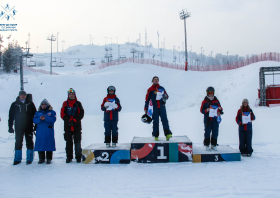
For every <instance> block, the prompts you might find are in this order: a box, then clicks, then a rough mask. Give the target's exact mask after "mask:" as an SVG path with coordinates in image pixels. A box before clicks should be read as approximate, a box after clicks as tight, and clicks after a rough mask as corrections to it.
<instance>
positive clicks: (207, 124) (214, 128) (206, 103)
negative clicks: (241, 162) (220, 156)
mask: <svg viewBox="0 0 280 198" xmlns="http://www.w3.org/2000/svg"><path fill="white" fill-rule="evenodd" d="M206 94H207V95H206V96H205V98H204V100H203V101H202V103H201V107H200V112H201V113H202V114H204V131H205V132H204V141H203V143H204V146H205V147H206V150H207V151H209V150H210V147H209V145H210V143H211V149H213V150H217V139H218V134H219V123H218V121H217V116H219V115H220V114H223V111H222V110H223V108H222V107H221V104H220V101H219V100H218V99H217V97H216V96H214V94H215V89H214V88H213V87H208V88H207V89H206ZM215 107H217V116H216V117H210V116H209V111H210V108H215ZM211 132H212V135H211ZM210 135H211V140H210Z"/></svg>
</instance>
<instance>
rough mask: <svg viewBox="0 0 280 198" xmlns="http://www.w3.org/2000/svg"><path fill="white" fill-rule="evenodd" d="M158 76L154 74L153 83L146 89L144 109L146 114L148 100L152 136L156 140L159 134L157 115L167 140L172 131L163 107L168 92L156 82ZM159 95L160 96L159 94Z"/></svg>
mask: <svg viewBox="0 0 280 198" xmlns="http://www.w3.org/2000/svg"><path fill="white" fill-rule="evenodd" d="M158 82H159V78H158V77H157V76H154V77H153V79H152V83H153V85H152V86H151V87H150V88H149V89H148V91H147V94H146V99H145V108H144V111H145V113H146V114H147V110H148V106H149V102H150V100H152V103H153V115H152V120H153V133H152V134H153V136H154V137H155V140H156V141H158V136H159V117H160V118H161V122H162V126H163V131H164V135H165V136H166V140H169V139H170V138H171V137H172V132H171V131H170V129H169V123H168V119H167V113H166V108H165V103H166V100H167V99H168V98H169V96H168V94H167V93H166V90H165V89H164V87H162V86H160V85H159V84H158ZM159 95H160V96H159Z"/></svg>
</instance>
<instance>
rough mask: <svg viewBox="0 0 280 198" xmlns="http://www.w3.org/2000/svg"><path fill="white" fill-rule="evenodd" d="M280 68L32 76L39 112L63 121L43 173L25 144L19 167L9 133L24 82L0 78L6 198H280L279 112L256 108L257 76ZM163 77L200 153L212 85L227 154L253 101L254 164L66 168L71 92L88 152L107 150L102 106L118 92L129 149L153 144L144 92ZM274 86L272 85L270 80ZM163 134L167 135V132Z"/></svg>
mask: <svg viewBox="0 0 280 198" xmlns="http://www.w3.org/2000/svg"><path fill="white" fill-rule="evenodd" d="M278 65H279V63H276V62H259V63H255V64H252V65H249V66H246V67H244V68H240V69H236V70H231V71H220V72H184V71H179V70H172V69H167V68H161V67H157V66H153V65H140V64H131V63H127V64H123V65H119V66H112V67H109V68H106V69H103V70H100V71H98V72H96V73H94V74H91V75H60V76H49V75H42V74H38V73H33V72H29V71H25V74H24V75H25V77H28V83H27V84H25V85H24V86H25V90H26V91H27V92H28V93H32V94H33V99H34V103H35V105H36V107H38V105H39V104H40V102H41V101H42V99H44V98H47V99H48V100H49V102H50V103H51V104H52V106H53V107H54V110H55V111H56V112H57V116H58V117H57V122H56V123H55V137H56V147H57V151H56V152H54V160H53V164H51V165H46V164H44V165H41V166H40V165H38V164H37V162H38V155H37V153H36V155H35V159H34V163H33V164H32V165H29V166H27V165H25V151H26V149H25V142H24V143H23V148H24V149H23V161H22V164H20V165H18V166H13V165H12V162H13V155H14V153H13V149H14V136H11V134H9V133H8V132H7V131H8V126H7V122H8V117H7V115H8V111H9V108H10V105H11V103H12V102H13V101H14V100H15V98H16V96H17V94H18V90H19V76H18V75H15V74H9V75H1V76H0V89H1V90H2V93H5V94H4V96H5V97H2V98H1V102H2V106H1V107H0V117H1V119H2V121H1V122H0V125H1V131H0V137H2V138H0V175H1V177H0V182H1V185H0V197H49V196H53V197H80V196H83V197H86V196H88V197H93V196H95V197H112V196H113V197H171V196H174V197H183V196H184V197H185V196H186V195H189V196H194V197H202V196H205V195H206V196H207V197H268V196H271V197H277V196H279V192H280V188H279V180H280V172H279V168H278V164H279V162H280V155H279V149H280V144H279V143H280V141H279V137H280V135H279V133H278V129H279V126H278V117H279V113H278V112H279V107H274V108H267V107H255V106H254V103H255V100H256V98H257V89H258V87H259V82H258V80H259V79H258V77H259V75H258V72H259V67H261V66H278ZM64 69H65V70H67V67H65V68H64ZM80 70H81V71H82V70H83V68H80ZM77 71H79V69H77ZM62 74H63V73H62ZM64 74H67V71H65V73H64ZM155 75H157V76H159V78H160V84H161V85H162V86H163V87H165V88H166V90H167V92H168V94H169V96H170V99H169V100H168V101H167V106H166V107H167V113H168V118H169V122H170V128H171V130H172V132H173V134H174V135H187V136H188V137H189V138H190V139H191V140H192V141H193V143H195V144H196V145H202V141H203V129H204V128H203V122H202V121H203V115H202V114H201V113H200V112H199V109H200V105H201V102H202V100H203V98H204V97H205V90H206V88H207V87H208V86H210V85H211V86H214V87H215V89H216V95H217V97H218V99H219V100H220V102H221V105H222V106H223V108H224V112H225V114H224V115H223V117H222V119H223V121H222V123H221V125H220V130H219V139H218V143H219V144H221V145H227V144H229V145H231V146H232V147H233V148H235V149H238V127H237V124H236V123H235V116H236V113H237V110H238V108H239V107H240V105H241V101H242V99H243V98H248V99H249V101H250V105H251V107H252V109H253V111H254V113H255V115H256V121H254V123H253V149H254V153H253V156H252V157H251V158H242V161H241V162H221V163H201V164H193V163H189V162H188V163H169V164H137V163H134V162H133V163H131V164H130V165H100V164H99V165H85V164H77V163H75V162H74V163H71V164H65V150H64V148H65V141H64V139H63V121H62V120H61V118H60V117H59V113H60V108H61V105H62V102H63V101H64V100H66V98H67V93H66V92H67V89H69V88H70V87H73V88H74V89H75V90H76V92H77V98H78V100H80V101H81V102H82V104H83V106H84V108H85V118H84V119H83V121H82V124H83V139H82V147H83V148H84V147H86V146H88V145H89V144H91V143H101V142H103V140H104V128H103V112H102V111H101V110H100V105H101V103H102V100H103V98H104V97H105V96H106V89H107V87H108V86H109V85H114V86H116V88H117V91H116V94H117V96H118V98H120V101H121V105H122V107H123V110H122V111H121V112H120V121H119V142H120V143H129V142H131V140H132V138H133V137H134V136H140V137H141V136H143V137H147V136H148V137H149V136H151V132H152V125H146V124H143V123H142V122H141V120H140V117H141V116H142V115H143V108H144V99H145V94H146V91H147V89H148V88H149V86H151V79H152V77H153V76H155ZM276 79H277V78H276ZM267 82H268V84H269V83H271V79H268V80H267ZM41 83H42V84H41ZM276 83H277V82H276ZM160 128H161V127H160ZM160 134H161V136H163V131H162V129H160ZM8 138H9V139H8Z"/></svg>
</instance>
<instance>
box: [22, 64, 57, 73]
mask: <svg viewBox="0 0 280 198" xmlns="http://www.w3.org/2000/svg"><path fill="white" fill-rule="evenodd" d="M23 69H27V70H29V71H32V72H39V73H42V74H50V72H49V71H46V70H43V69H34V68H33V67H27V66H23ZM52 75H59V74H58V73H56V72H52Z"/></svg>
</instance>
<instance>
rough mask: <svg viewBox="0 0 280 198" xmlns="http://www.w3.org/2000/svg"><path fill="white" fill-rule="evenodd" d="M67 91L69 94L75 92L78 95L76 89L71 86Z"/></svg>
mask: <svg viewBox="0 0 280 198" xmlns="http://www.w3.org/2000/svg"><path fill="white" fill-rule="evenodd" d="M67 93H68V94H70V93H73V94H75V95H76V92H75V90H74V89H73V88H70V89H69V90H68V91H67Z"/></svg>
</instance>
